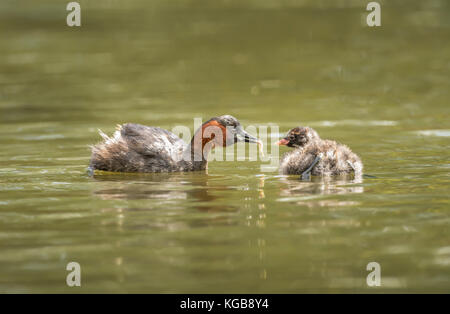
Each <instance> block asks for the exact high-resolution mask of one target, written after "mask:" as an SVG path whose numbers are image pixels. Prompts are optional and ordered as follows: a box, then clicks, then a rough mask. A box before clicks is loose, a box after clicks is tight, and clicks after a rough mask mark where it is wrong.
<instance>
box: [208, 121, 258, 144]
mask: <svg viewBox="0 0 450 314" xmlns="http://www.w3.org/2000/svg"><path fill="white" fill-rule="evenodd" d="M202 129H203V138H206V139H209V140H211V141H213V142H214V144H215V145H219V146H228V145H233V144H235V143H237V142H247V143H258V144H259V143H260V141H259V140H258V139H257V138H256V137H254V136H253V135H251V134H249V133H247V132H246V131H244V129H243V128H242V126H241V123H240V122H239V121H238V119H236V118H235V117H233V116H230V115H223V116H220V117H214V118H212V119H210V120H209V121H206V122H205V123H203V126H202Z"/></svg>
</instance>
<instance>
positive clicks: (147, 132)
mask: <svg viewBox="0 0 450 314" xmlns="http://www.w3.org/2000/svg"><path fill="white" fill-rule="evenodd" d="M100 135H101V136H102V137H103V142H101V143H99V144H97V145H94V146H92V156H91V161H90V165H89V168H90V170H104V171H114V172H177V171H195V170H205V169H207V165H208V160H207V157H208V153H209V150H210V149H211V148H213V147H214V146H215V145H220V146H227V145H232V144H234V143H236V142H238V141H244V142H252V143H257V142H259V141H258V139H256V138H255V137H253V136H251V135H250V134H248V133H247V132H245V131H244V130H243V129H242V127H241V124H240V123H239V121H238V120H237V119H236V118H234V117H232V116H230V115H224V116H220V117H215V118H212V119H210V120H209V121H207V122H205V123H204V124H203V125H202V127H201V128H199V130H197V131H196V133H195V135H194V136H193V138H192V140H191V142H190V143H185V142H184V141H183V140H181V139H180V138H179V137H178V136H176V135H175V134H173V133H171V132H169V131H167V130H164V129H161V128H158V127H150V126H144V125H140V124H134V123H127V124H124V125H119V126H118V128H117V130H116V132H115V133H114V135H113V137H109V136H107V135H106V134H104V133H103V132H101V131H100Z"/></svg>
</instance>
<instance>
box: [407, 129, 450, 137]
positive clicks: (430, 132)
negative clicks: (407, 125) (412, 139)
mask: <svg viewBox="0 0 450 314" xmlns="http://www.w3.org/2000/svg"><path fill="white" fill-rule="evenodd" d="M415 133H416V134H418V135H422V136H440V137H449V136H450V130H422V131H416V132H415Z"/></svg>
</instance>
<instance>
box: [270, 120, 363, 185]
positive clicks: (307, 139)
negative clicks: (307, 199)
mask: <svg viewBox="0 0 450 314" xmlns="http://www.w3.org/2000/svg"><path fill="white" fill-rule="evenodd" d="M278 145H286V146H288V147H295V148H296V149H295V150H294V151H292V152H288V153H286V154H284V155H283V158H282V160H281V163H280V172H281V173H283V174H301V175H302V179H308V178H309V177H310V174H312V175H318V176H331V175H339V174H344V173H352V172H353V173H354V174H355V177H360V176H361V175H362V170H363V164H362V162H361V159H360V158H359V157H358V155H356V154H355V153H353V152H352V151H351V149H350V148H348V147H347V146H346V145H343V144H339V143H337V142H335V141H330V140H323V139H321V138H320V137H319V134H317V132H316V131H315V130H313V129H312V128H310V127H296V128H293V129H292V130H290V131H289V132H288V134H287V136H286V137H285V138H283V139H281V140H280V141H279V142H278Z"/></svg>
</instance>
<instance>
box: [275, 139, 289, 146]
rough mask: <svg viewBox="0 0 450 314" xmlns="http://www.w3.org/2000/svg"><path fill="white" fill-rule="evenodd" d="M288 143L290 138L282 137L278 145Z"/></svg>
mask: <svg viewBox="0 0 450 314" xmlns="http://www.w3.org/2000/svg"><path fill="white" fill-rule="evenodd" d="M287 144H289V140H288V139H286V138H282V139H281V140H279V141H278V142H277V145H287Z"/></svg>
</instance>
